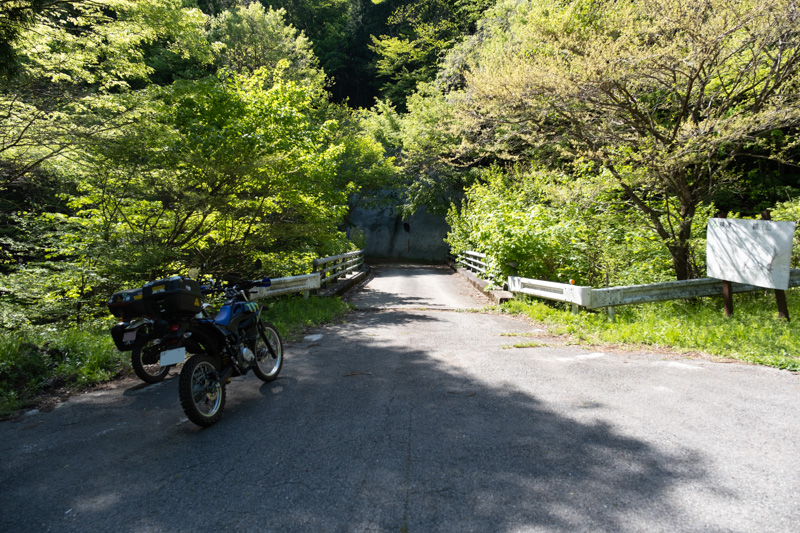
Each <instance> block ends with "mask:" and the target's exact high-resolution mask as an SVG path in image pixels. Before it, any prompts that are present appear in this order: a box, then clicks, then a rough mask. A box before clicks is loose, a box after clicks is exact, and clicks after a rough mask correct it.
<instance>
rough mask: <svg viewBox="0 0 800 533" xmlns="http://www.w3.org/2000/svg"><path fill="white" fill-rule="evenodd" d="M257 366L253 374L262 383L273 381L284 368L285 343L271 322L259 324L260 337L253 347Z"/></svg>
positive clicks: (254, 367)
mask: <svg viewBox="0 0 800 533" xmlns="http://www.w3.org/2000/svg"><path fill="white" fill-rule="evenodd" d="M253 353H254V354H255V355H256V364H255V366H253V373H254V374H255V375H256V376H257V377H258V379H260V380H261V381H272V380H274V379H275V378H277V377H278V374H279V373H280V371H281V368H282V367H283V342H281V336H280V335H278V330H276V329H275V326H273V325H272V324H270V323H269V322H259V323H258V337H257V338H256V341H255V346H254V347H253Z"/></svg>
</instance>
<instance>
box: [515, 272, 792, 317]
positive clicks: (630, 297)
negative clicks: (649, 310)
mask: <svg viewBox="0 0 800 533" xmlns="http://www.w3.org/2000/svg"><path fill="white" fill-rule="evenodd" d="M732 285H733V292H734V293H738V292H752V291H763V290H766V289H764V288H763V287H755V286H753V285H745V284H742V283H733V284H732ZM789 287H790V288H791V287H800V269H793V270H791V271H790V274H789ZM508 290H509V291H511V292H517V293H522V294H529V295H531V296H536V297H538V298H545V299H548V300H556V301H560V302H568V303H571V304H573V308H574V307H575V306H580V307H585V308H587V309H598V308H600V307H614V306H617V305H630V304H640V303H649V302H660V301H664V300H679V299H685V298H699V297H704V296H722V281H720V280H718V279H712V278H701V279H690V280H686V281H668V282H665V283H651V284H649V285H628V286H625V287H609V288H607V289H593V288H592V287H585V286H578V285H569V284H566V283H553V282H550V281H541V280H536V279H527V278H520V277H517V276H509V278H508Z"/></svg>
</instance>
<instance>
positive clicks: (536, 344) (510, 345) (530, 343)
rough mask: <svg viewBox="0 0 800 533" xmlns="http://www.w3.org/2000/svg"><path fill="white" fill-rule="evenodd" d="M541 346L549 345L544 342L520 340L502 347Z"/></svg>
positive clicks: (506, 348)
mask: <svg viewBox="0 0 800 533" xmlns="http://www.w3.org/2000/svg"><path fill="white" fill-rule="evenodd" d="M541 346H547V345H546V344H545V343H543V342H518V343H516V344H506V345H504V346H503V347H502V348H503V349H504V350H508V349H510V348H539V347H541Z"/></svg>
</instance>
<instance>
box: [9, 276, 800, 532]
mask: <svg viewBox="0 0 800 533" xmlns="http://www.w3.org/2000/svg"><path fill="white" fill-rule="evenodd" d="M404 278H408V280H407V281H409V283H405V281H403V279H404ZM425 280H430V281H431V283H432V284H433V286H432V287H431V289H430V291H427V290H426V289H425V283H426V281H425ZM448 286H449V287H450V290H449V291H447V289H445V288H443V287H448ZM404 287H408V288H410V290H409V291H404ZM437 287H438V288H437ZM390 288H391V289H390ZM440 290H441V291H447V293H446V294H447V296H444V295H442V296H440V297H439V296H437V298H436V301H434V300H431V299H430V295H431V294H439V293H438V292H436V291H440ZM389 291H391V292H389ZM442 294H444V293H442ZM352 297H353V300H354V302H356V303H357V305H359V307H360V309H359V310H358V311H356V312H354V313H353V314H351V315H350V317H349V319H348V321H347V322H346V323H343V324H338V325H331V326H326V327H322V328H318V329H315V330H313V331H310V332H309V333H308V336H307V337H306V340H304V341H303V342H299V343H294V344H291V345H287V346H286V359H285V362H284V369H283V372H282V374H281V377H280V378H279V379H278V380H277V381H275V382H273V383H269V384H262V383H261V382H260V381H258V380H257V379H256V378H255V377H253V376H252V375H250V376H247V377H245V378H234V380H233V382H232V383H231V384H230V385H229V386H228V394H229V397H228V403H227V406H226V409H225V413H224V415H223V417H222V420H221V421H220V422H219V423H217V424H216V425H214V426H212V427H211V428H208V429H204V430H201V429H199V428H197V427H196V426H194V425H193V424H191V423H190V422H188V421H187V420H186V418H185V416H184V415H183V412H182V411H181V408H180V404H179V401H178V392H177V375H173V376H172V377H170V378H168V379H167V380H166V381H165V382H163V383H161V384H158V385H154V386H141V385H140V384H138V383H136V381H134V380H129V381H126V382H123V383H118V384H116V385H114V386H112V387H110V388H109V389H107V390H100V391H95V392H93V393H89V394H84V395H81V396H77V397H74V398H73V399H71V400H70V401H68V402H66V403H65V404H64V405H62V406H61V407H59V408H57V409H54V410H53V411H51V412H40V413H36V412H34V413H31V414H28V415H26V416H23V417H21V418H19V419H17V420H15V421H11V422H4V423H0V453H1V454H2V463H0V531H4V532H5V531H37V532H38V531H82V532H83V531H115V532H116V531H121V532H148V531H153V532H161V531H192V532H194V531H234V530H235V531H290V532H295V531H298V532H305V531H311V532H339V531H341V532H367V531H371V532H437V531H442V532H466V531H479V532H525V531H535V532H579V531H587V532H588V531H592V532H594V531H608V532H612V531H614V532H617V531H619V532H649V531H663V532H676V531H687V532H694V531H709V532H727V531H731V532H765V531H769V532H797V531H800V498H798V496H800V467H798V466H797V457H798V450H800V446H798V445H800V423H799V422H798V419H797V406H798V399H799V398H800V377H798V376H797V375H796V374H792V373H789V372H783V371H778V370H774V369H769V368H762V367H755V366H745V365H740V364H724V363H714V362H710V361H706V360H698V359H687V358H682V357H678V356H668V355H664V354H652V353H639V352H614V351H610V350H605V349H601V348H589V349H586V348H581V347H575V346H565V345H563V342H562V340H560V339H555V338H551V337H548V336H547V334H546V333H545V332H543V331H542V330H541V328H540V327H537V326H536V325H533V324H529V323H526V322H525V321H522V320H519V319H515V318H512V317H508V316H504V315H501V314H491V313H480V312H463V311H461V312H456V311H453V310H451V309H454V308H456V307H462V306H463V307H474V306H478V307H480V306H481V305H483V299H482V298H483V297H482V296H481V295H478V294H476V293H474V292H470V289H469V286H468V285H466V282H465V281H464V280H463V279H461V278H459V277H458V276H457V275H454V274H451V273H449V272H448V271H446V270H441V269H436V268H431V269H430V270H428V269H421V268H420V267H413V266H407V267H404V266H402V265H395V266H392V267H378V268H376V269H375V273H374V278H373V279H371V280H370V281H368V282H367V285H366V286H365V287H364V288H363V289H362V290H360V291H359V292H357V293H355V294H353V295H352ZM462 297H463V298H464V299H463V300H461V298H462ZM438 298H442V299H441V300H439V299H438ZM451 298H452V299H451ZM437 302H439V304H438V305H437ZM441 302H443V303H441ZM459 302H460V303H459ZM522 334H525V335H527V336H515V335H522ZM520 342H527V343H538V344H540V345H539V346H536V347H529V348H510V347H509V346H510V345H512V344H515V343H520Z"/></svg>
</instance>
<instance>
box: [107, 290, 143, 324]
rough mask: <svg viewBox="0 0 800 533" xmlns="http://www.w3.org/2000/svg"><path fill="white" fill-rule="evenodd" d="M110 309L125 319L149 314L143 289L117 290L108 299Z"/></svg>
mask: <svg viewBox="0 0 800 533" xmlns="http://www.w3.org/2000/svg"><path fill="white" fill-rule="evenodd" d="M107 305H108V310H109V311H111V313H112V314H113V315H114V316H115V317H117V318H120V319H122V320H124V321H130V320H132V319H134V318H138V317H140V316H144V315H145V314H147V312H146V310H145V306H144V299H143V296H142V289H130V290H127V291H119V292H115V293H114V294H112V295H111V298H109V299H108V304H107Z"/></svg>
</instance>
